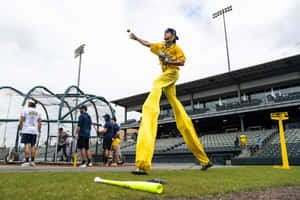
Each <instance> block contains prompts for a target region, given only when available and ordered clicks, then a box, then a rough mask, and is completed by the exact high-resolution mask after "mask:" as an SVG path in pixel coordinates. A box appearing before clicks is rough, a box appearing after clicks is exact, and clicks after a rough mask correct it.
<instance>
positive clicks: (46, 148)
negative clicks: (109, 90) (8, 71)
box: [0, 86, 114, 161]
mask: <svg viewBox="0 0 300 200" xmlns="http://www.w3.org/2000/svg"><path fill="white" fill-rule="evenodd" d="M30 99H33V100H35V101H36V102H37V105H36V108H37V110H38V111H39V112H40V113H41V117H42V130H41V134H40V135H39V136H38V137H37V146H38V152H37V158H36V159H37V160H41V161H57V159H58V158H60V156H61V154H63V153H64V152H63V151H61V152H58V151H57V150H58V134H59V133H58V132H59V131H58V130H59V128H63V131H64V132H65V133H67V135H68V136H69V137H68V139H67V143H68V145H69V152H68V157H67V158H65V159H67V160H69V161H72V157H73V153H74V150H75V137H74V135H75V129H76V126H77V120H78V117H79V115H80V113H79V108H80V107H81V106H82V105H85V106H87V108H88V110H87V112H88V114H89V115H90V116H91V119H92V122H93V124H94V126H93V127H94V128H92V131H91V140H90V145H91V152H92V153H99V151H101V149H102V148H100V146H99V143H100V142H101V138H99V137H98V136H97V133H96V130H100V129H102V126H103V125H104V121H103V115H105V114H109V115H110V116H114V110H113V108H112V107H111V105H110V103H109V102H108V101H107V100H106V99H105V98H104V97H102V96H97V95H93V94H86V93H84V92H83V91H82V90H81V89H79V88H78V87H76V86H70V87H68V88H67V89H66V90H65V92H64V93H62V94H57V93H54V92H52V91H50V90H49V89H48V88H46V87H43V86H36V87H34V88H32V89H31V90H29V91H28V92H27V93H23V92H21V91H19V90H17V89H15V88H13V87H9V86H3V87H0V160H7V159H8V160H10V161H22V159H23V157H24V154H23V153H22V152H23V151H24V146H23V145H22V144H21V143H20V140H21V137H20V134H21V131H20V130H19V119H20V115H21V113H22V111H23V110H24V108H26V106H27V102H28V100H30ZM60 153H61V154H60ZM8 155H13V156H10V157H7V156H8ZM15 155H17V156H15Z"/></svg>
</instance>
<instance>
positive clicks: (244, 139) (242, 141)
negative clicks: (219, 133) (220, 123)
mask: <svg viewBox="0 0 300 200" xmlns="http://www.w3.org/2000/svg"><path fill="white" fill-rule="evenodd" d="M240 138H241V144H240V146H242V147H245V146H246V135H244V134H242V135H241V136H240Z"/></svg>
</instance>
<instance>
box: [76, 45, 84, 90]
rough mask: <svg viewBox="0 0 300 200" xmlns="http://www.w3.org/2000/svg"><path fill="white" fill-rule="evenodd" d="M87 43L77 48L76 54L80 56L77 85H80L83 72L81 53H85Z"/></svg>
mask: <svg viewBox="0 0 300 200" xmlns="http://www.w3.org/2000/svg"><path fill="white" fill-rule="evenodd" d="M84 46H85V44H82V45H80V46H79V47H78V48H77V49H75V52H74V53H75V56H74V58H77V57H78V56H79V69H78V78H77V87H79V86H80V73H81V55H82V54H83V53H84Z"/></svg>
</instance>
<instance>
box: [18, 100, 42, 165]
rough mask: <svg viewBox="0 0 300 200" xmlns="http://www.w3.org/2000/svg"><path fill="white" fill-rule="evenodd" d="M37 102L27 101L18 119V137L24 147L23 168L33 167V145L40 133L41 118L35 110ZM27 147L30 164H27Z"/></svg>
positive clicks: (34, 149)
mask: <svg viewBox="0 0 300 200" xmlns="http://www.w3.org/2000/svg"><path fill="white" fill-rule="evenodd" d="M36 104H37V102H36V101H35V100H33V99H29V100H28V107H27V108H24V110H23V112H22V113H21V118H20V124H19V128H20V135H21V136H22V138H21V143H23V144H24V145H25V159H26V161H25V162H24V163H23V164H22V166H23V167H27V166H28V167H30V166H31V167H34V166H35V164H34V157H35V151H36V148H35V144H36V138H37V135H38V134H40V133H41V128H42V118H41V114H40V113H39V111H38V110H37V109H36ZM29 146H31V162H29V154H30V151H29Z"/></svg>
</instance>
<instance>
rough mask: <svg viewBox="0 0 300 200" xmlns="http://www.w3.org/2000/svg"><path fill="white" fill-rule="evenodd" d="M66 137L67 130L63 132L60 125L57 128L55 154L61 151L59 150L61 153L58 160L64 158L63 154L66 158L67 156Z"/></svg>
mask: <svg viewBox="0 0 300 200" xmlns="http://www.w3.org/2000/svg"><path fill="white" fill-rule="evenodd" d="M67 137H68V135H67V132H65V131H64V129H63V128H62V127H60V128H59V129H58V145H57V155H58V154H59V153H61V151H62V154H61V156H60V161H63V160H64V156H65V158H66V159H67V158H68V155H67V152H66V139H67Z"/></svg>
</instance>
